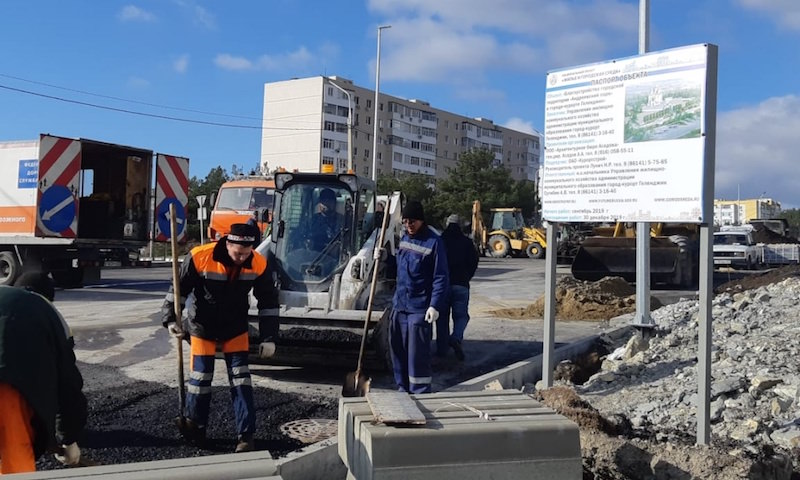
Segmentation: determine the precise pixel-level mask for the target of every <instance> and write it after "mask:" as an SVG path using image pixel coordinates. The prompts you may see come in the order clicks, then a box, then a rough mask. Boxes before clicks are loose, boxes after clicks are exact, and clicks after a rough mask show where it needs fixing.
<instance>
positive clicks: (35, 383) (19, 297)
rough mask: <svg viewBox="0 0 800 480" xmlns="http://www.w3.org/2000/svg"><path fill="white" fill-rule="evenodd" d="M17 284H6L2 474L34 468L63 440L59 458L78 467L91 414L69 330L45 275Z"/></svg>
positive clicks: (1, 331) (0, 390) (0, 320)
mask: <svg viewBox="0 0 800 480" xmlns="http://www.w3.org/2000/svg"><path fill="white" fill-rule="evenodd" d="M15 287H21V288H14V287H4V286H0V473H4V474H5V473H21V472H33V471H35V470H36V464H35V461H36V458H38V457H39V456H40V455H41V454H42V453H44V452H45V450H55V447H56V445H58V444H61V446H62V449H63V455H61V456H57V458H58V459H59V460H60V461H61V462H62V463H64V464H67V465H77V464H78V463H79V461H80V455H81V453H80V448H78V444H77V440H78V437H79V435H80V434H81V432H82V431H83V427H84V425H85V424H86V416H87V413H86V397H85V396H84V395H83V392H82V391H81V389H82V388H83V378H82V377H81V374H80V372H79V371H78V368H77V367H76V366H75V354H74V353H73V351H72V346H71V344H70V341H69V339H68V337H69V336H70V335H69V328H68V327H67V325H66V323H65V322H64V320H63V318H62V317H61V314H59V313H58V311H57V310H56V309H55V307H53V305H52V304H51V303H50V301H51V300H52V299H53V286H52V283H50V282H49V278H48V277H47V276H46V275H45V274H42V273H34V272H30V273H24V274H23V275H22V276H20V278H19V279H18V280H17V282H16V283H15ZM26 290H27V291H26ZM45 296H46V297H45Z"/></svg>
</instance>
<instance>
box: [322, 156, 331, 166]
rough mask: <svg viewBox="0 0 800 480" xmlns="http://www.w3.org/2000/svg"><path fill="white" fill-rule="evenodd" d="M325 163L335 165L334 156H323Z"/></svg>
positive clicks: (323, 162)
mask: <svg viewBox="0 0 800 480" xmlns="http://www.w3.org/2000/svg"><path fill="white" fill-rule="evenodd" d="M322 164H323V165H333V157H322Z"/></svg>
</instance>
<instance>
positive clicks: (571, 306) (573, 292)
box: [491, 276, 662, 321]
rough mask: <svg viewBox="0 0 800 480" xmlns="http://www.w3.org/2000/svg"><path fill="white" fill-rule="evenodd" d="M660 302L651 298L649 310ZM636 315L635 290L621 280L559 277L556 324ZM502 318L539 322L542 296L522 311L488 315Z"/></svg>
mask: <svg viewBox="0 0 800 480" xmlns="http://www.w3.org/2000/svg"><path fill="white" fill-rule="evenodd" d="M661 306H662V305H661V302H660V301H659V300H658V299H657V298H655V297H651V298H650V309H651V310H656V309H658V308H660V307H661ZM635 311H636V289H635V288H634V287H633V286H632V285H630V284H629V283H628V282H626V281H625V280H623V279H622V278H620V277H606V278H603V279H601V280H598V281H596V282H587V281H584V280H576V279H575V278H573V277H570V276H568V277H562V278H561V279H559V281H558V283H556V318H558V319H559V320H598V321H602V320H608V319H611V318H613V317H616V316H619V315H623V314H625V313H631V312H635ZM491 313H492V314H493V315H496V316H498V317H503V318H516V319H521V320H522V319H527V318H542V317H543V316H544V295H542V296H541V297H539V299H538V300H536V301H535V302H534V303H532V304H530V305H528V306H527V307H524V308H502V309H498V310H494V311H492V312H491Z"/></svg>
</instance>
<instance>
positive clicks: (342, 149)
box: [261, 76, 542, 181]
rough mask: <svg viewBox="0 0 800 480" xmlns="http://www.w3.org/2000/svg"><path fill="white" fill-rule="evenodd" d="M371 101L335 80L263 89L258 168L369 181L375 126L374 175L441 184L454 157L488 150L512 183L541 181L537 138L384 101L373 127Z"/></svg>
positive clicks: (371, 95)
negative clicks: (413, 176) (419, 177)
mask: <svg viewBox="0 0 800 480" xmlns="http://www.w3.org/2000/svg"><path fill="white" fill-rule="evenodd" d="M374 100H375V91H374V90H370V89H367V88H363V87H359V86H358V85H355V84H353V82H352V81H350V80H348V79H346V78H342V77H336V76H330V77H322V76H318V77H308V78H298V79H292V80H285V81H280V82H271V83H267V84H265V85H264V112H263V118H264V120H263V131H262V139H261V165H262V167H266V169H268V170H270V171H271V170H275V169H276V168H279V167H283V168H286V169H287V170H297V171H302V172H319V171H322V170H323V168H324V169H325V170H328V169H331V168H332V169H333V170H334V171H339V172H344V171H347V170H348V169H349V168H352V169H353V171H355V172H356V173H358V174H359V175H363V176H371V175H372V164H373V156H372V153H373V149H375V142H374V137H373V134H374V131H375V127H376V124H375V122H377V139H378V141H377V149H376V150H377V156H376V157H375V159H374V161H375V164H376V165H375V166H376V170H377V173H378V175H386V174H398V173H403V172H405V173H419V174H423V175H429V176H431V177H432V178H445V177H446V176H447V172H448V169H450V168H453V167H455V165H456V161H457V160H458V158H459V155H461V154H462V153H464V152H467V151H470V150H472V149H487V150H489V151H491V152H492V153H493V154H494V165H495V166H498V167H499V166H503V167H505V168H507V169H508V170H509V171H510V172H511V175H512V176H513V178H515V179H517V180H523V179H525V180H531V181H536V179H537V178H538V172H539V161H540V158H541V148H542V141H541V137H540V135H531V134H528V133H524V132H519V131H516V130H512V129H509V128H506V127H502V126H499V125H496V124H495V123H494V122H493V121H492V120H489V119H486V118H480V117H478V118H471V117H465V116H463V115H458V114H455V113H452V112H447V111H444V110H441V109H437V108H434V107H431V105H430V104H429V103H428V102H425V101H423V100H417V99H402V98H398V97H394V96H391V95H386V94H384V93H380V96H379V99H378V115H377V119H375V118H373V117H374V115H375V106H374V104H373V102H374ZM348 113H350V117H349V119H348ZM348 147H349V148H351V150H350V151H348ZM350 162H352V165H350ZM323 166H325V167H323Z"/></svg>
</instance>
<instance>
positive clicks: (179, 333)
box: [167, 323, 183, 338]
mask: <svg viewBox="0 0 800 480" xmlns="http://www.w3.org/2000/svg"><path fill="white" fill-rule="evenodd" d="M167 330H168V331H169V334H170V335H172V336H173V337H175V338H183V332H182V331H178V325H176V324H174V323H170V324H169V326H168V327H167Z"/></svg>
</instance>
